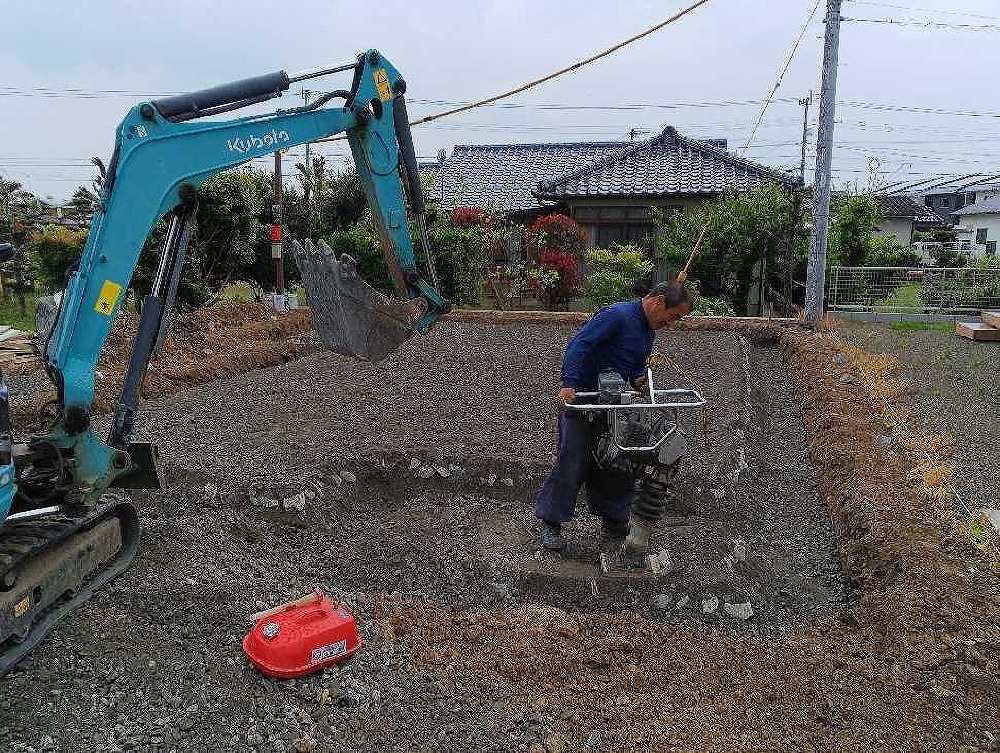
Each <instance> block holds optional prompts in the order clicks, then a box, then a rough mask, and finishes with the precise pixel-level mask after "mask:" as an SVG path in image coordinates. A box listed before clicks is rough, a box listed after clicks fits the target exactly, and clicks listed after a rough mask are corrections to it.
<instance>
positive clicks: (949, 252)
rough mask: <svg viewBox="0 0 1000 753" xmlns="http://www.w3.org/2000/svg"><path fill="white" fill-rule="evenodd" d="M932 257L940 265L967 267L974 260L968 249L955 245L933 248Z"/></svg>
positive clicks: (936, 264)
mask: <svg viewBox="0 0 1000 753" xmlns="http://www.w3.org/2000/svg"><path fill="white" fill-rule="evenodd" d="M930 255H931V259H932V260H933V261H934V264H935V266H938V267H967V266H969V263H970V262H971V261H972V256H971V255H970V254H969V252H968V251H962V250H961V249H958V248H955V247H954V246H951V247H949V246H947V245H944V244H943V243H942V245H940V246H937V247H935V248H932V249H931V251H930Z"/></svg>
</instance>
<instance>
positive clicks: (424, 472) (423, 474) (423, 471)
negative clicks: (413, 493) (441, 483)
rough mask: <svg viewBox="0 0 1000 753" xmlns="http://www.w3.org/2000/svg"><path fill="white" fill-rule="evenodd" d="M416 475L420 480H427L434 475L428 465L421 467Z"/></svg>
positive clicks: (432, 469)
mask: <svg viewBox="0 0 1000 753" xmlns="http://www.w3.org/2000/svg"><path fill="white" fill-rule="evenodd" d="M417 475H418V476H420V478H422V479H428V478H430V477H431V476H433V475H434V468H432V467H431V466H429V465H425V466H422V467H421V468H420V470H419V471H417Z"/></svg>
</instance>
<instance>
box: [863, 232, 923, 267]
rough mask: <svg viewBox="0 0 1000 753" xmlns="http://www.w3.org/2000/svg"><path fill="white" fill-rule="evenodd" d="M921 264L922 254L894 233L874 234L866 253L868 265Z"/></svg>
mask: <svg viewBox="0 0 1000 753" xmlns="http://www.w3.org/2000/svg"><path fill="white" fill-rule="evenodd" d="M918 264H920V255H919V254H918V253H917V252H916V251H914V250H913V249H912V248H908V247H906V246H904V245H902V244H900V242H899V241H897V240H896V237H895V236H893V235H872V236H871V238H870V239H869V241H868V253H867V254H866V255H865V266H867V267H912V266H916V265H918Z"/></svg>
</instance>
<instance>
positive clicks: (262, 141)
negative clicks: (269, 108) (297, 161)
mask: <svg viewBox="0 0 1000 753" xmlns="http://www.w3.org/2000/svg"><path fill="white" fill-rule="evenodd" d="M291 138H292V137H291V136H289V135H288V131H275V130H272V131H271V132H270V133H265V134H264V135H263V136H258V135H257V134H251V135H249V136H246V137H240V138H235V139H229V140H228V141H227V142H226V146H228V147H229V151H231V152H239V153H240V154H246V153H247V152H252V151H254V150H255V149H271V148H273V147H275V146H277V145H278V144H283V143H285V142H286V141H291Z"/></svg>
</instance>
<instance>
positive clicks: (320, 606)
mask: <svg viewBox="0 0 1000 753" xmlns="http://www.w3.org/2000/svg"><path fill="white" fill-rule="evenodd" d="M253 619H254V625H253V627H252V628H251V629H250V632H249V633H247V635H246V637H245V638H244V639H243V651H244V653H245V654H246V655H247V658H248V659H250V662H251V663H252V664H253V665H254V666H255V667H257V669H259V670H260V671H261V672H263V673H264V674H266V675H269V676H270V677H279V678H282V679H288V678H291V677H301V676H303V675H308V674H312V673H313V672H318V671H319V670H321V669H323V668H324V667H328V666H330V665H331V664H336V663H337V662H341V661H344V660H345V659H347V658H348V657H349V656H351V654H353V653H354V652H355V651H357V650H358V648H359V647H360V646H361V640H360V638H359V637H358V626H357V623H356V622H355V621H354V617H353V616H352V615H351V613H350V612H348V611H347V609H345V608H344V607H343V606H342V605H340V604H337V603H335V602H333V601H332V600H331V599H330V598H329V597H328V596H327V595H326V594H324V593H323V592H322V591H320V590H319V589H316V591H314V592H313V593H312V594H310V595H309V596H306V597H303V598H301V599H298V600H297V601H293V602H290V603H288V604H282V605H281V606H280V607H275V608H274V609H269V610H268V611H266V612H260V613H258V614H255V615H254V616H253Z"/></svg>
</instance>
